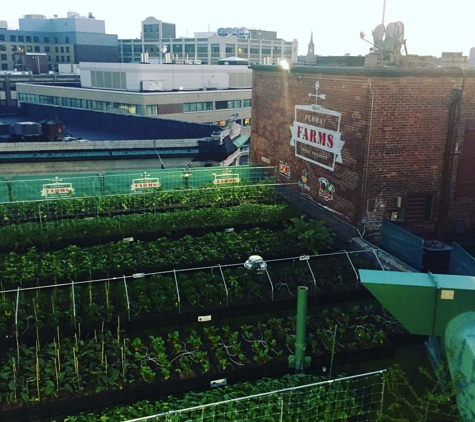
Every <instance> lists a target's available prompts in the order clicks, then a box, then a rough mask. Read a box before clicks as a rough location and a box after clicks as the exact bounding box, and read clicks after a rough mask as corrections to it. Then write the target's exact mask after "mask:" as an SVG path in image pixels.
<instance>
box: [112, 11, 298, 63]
mask: <svg viewBox="0 0 475 422" xmlns="http://www.w3.org/2000/svg"><path fill="white" fill-rule="evenodd" d="M227 30H229V31H227ZM220 31H221V32H220ZM228 32H229V33H228ZM220 34H223V36H221V35H220ZM119 50H120V61H121V62H122V63H138V62H142V61H148V60H150V61H151V62H153V61H155V62H157V63H176V64H213V65H215V64H218V60H220V59H223V58H226V57H239V58H242V59H246V60H249V63H251V64H278V63H279V62H280V61H282V60H286V61H287V62H290V63H295V62H297V57H298V42H297V40H293V41H284V40H282V39H278V38H277V33H276V32H273V31H262V30H246V28H220V30H218V33H216V32H214V33H199V34H195V37H193V38H187V37H176V36H175V25H174V24H169V23H164V22H162V21H159V20H157V19H155V18H152V17H149V18H147V19H146V20H145V21H143V22H142V37H141V38H140V39H135V40H133V39H123V40H119Z"/></svg>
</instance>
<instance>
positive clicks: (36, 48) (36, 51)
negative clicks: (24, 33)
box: [35, 45, 40, 53]
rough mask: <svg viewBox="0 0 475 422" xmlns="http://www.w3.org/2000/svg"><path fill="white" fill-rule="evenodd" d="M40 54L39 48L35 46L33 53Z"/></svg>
mask: <svg viewBox="0 0 475 422" xmlns="http://www.w3.org/2000/svg"><path fill="white" fill-rule="evenodd" d="M39 52H40V47H39V46H38V45H35V53H39Z"/></svg>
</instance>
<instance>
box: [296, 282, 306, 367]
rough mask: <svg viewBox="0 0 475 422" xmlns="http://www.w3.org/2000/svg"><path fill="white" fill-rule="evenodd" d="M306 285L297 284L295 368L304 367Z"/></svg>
mask: <svg viewBox="0 0 475 422" xmlns="http://www.w3.org/2000/svg"><path fill="white" fill-rule="evenodd" d="M307 291H308V287H307V286H299V287H298V291H297V332H296V334H295V369H296V370H298V371H301V370H303V369H304V368H305V349H306V347H307V346H306V343H305V335H306V329H307Z"/></svg>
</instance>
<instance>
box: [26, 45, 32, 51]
mask: <svg viewBox="0 0 475 422" xmlns="http://www.w3.org/2000/svg"><path fill="white" fill-rule="evenodd" d="M26 51H27V52H28V53H31V52H32V51H33V47H32V46H31V45H27V46H26Z"/></svg>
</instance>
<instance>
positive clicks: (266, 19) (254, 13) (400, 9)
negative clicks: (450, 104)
mask: <svg viewBox="0 0 475 422" xmlns="http://www.w3.org/2000/svg"><path fill="white" fill-rule="evenodd" d="M69 11H72V12H77V13H79V14H80V15H82V16H87V15H88V13H89V12H92V14H93V15H94V16H95V18H96V19H100V20H104V21H105V27H106V33H108V34H116V35H118V37H119V38H140V24H141V21H143V20H145V19H146V18H147V17H148V16H153V17H155V18H157V19H159V20H161V21H163V22H168V23H174V24H175V25H176V35H177V37H181V36H189V37H193V36H194V33H195V32H207V31H216V30H217V29H218V28H220V27H247V28H249V29H261V30H268V31H277V36H278V37H279V38H283V39H284V40H286V41H292V40H293V39H296V40H297V41H298V42H299V54H300V55H304V54H306V53H307V49H308V43H309V41H310V34H311V33H312V31H313V40H314V44H315V53H316V54H318V55H322V56H340V55H344V54H348V53H349V54H351V55H365V54H367V53H368V52H369V49H370V48H371V45H370V44H368V43H367V42H365V41H363V40H362V39H361V38H360V32H361V31H362V32H364V33H365V34H366V37H365V38H366V39H367V40H369V41H372V40H373V39H372V35H371V33H372V30H373V29H374V28H375V27H376V26H377V25H379V24H380V23H384V24H385V25H387V24H388V23H390V22H396V21H401V22H402V23H403V24H404V28H405V31H404V38H405V39H406V46H407V52H408V54H418V55H424V56H425V55H432V56H437V57H440V56H441V53H442V52H462V53H463V54H464V55H466V56H468V55H469V53H470V48H471V47H474V46H475V29H474V28H475V2H473V1H472V0H450V1H447V0H331V1H328V0H326V1H323V0H311V1H310V0H291V1H288V2H281V1H274V2H270V1H263V0H260V1H259V0H237V1H233V2H229V1H228V2H226V1H223V0H177V1H175V2H172V1H167V2H164V1H156V0H155V1H144V0H135V1H126V0H124V1H120V0H119V1H118V0H116V1H110V0H101V1H97V0H80V1H79V0H46V1H44V2H39V1H38V0H21V1H15V2H11V1H10V2H8V6H6V7H2V8H0V20H3V21H7V23H8V27H9V29H18V20H19V19H20V18H21V17H22V16H24V15H27V14H40V15H45V16H46V17H53V16H54V15H58V17H66V16H67V13H68V12H69ZM383 12H384V13H383ZM383 14H384V21H383Z"/></svg>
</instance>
